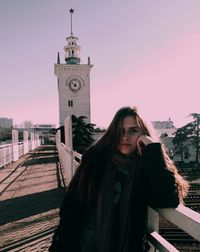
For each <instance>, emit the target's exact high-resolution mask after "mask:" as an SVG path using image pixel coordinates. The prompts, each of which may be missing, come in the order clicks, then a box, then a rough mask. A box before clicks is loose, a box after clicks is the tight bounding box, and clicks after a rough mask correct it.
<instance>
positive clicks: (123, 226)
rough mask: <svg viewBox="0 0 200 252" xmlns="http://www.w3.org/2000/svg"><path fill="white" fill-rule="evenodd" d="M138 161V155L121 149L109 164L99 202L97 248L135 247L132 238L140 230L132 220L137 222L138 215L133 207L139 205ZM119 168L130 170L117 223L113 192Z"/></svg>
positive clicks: (113, 251) (108, 251) (101, 251)
mask: <svg viewBox="0 0 200 252" xmlns="http://www.w3.org/2000/svg"><path fill="white" fill-rule="evenodd" d="M139 163H140V162H139V160H138V157H137V156H136V155H133V156H130V157H127V156H125V155H122V154H120V153H116V154H114V155H113V157H112V161H111V162H110V163H109V164H108V166H107V169H106V172H105V176H104V178H103V181H102V186H101V190H100V194H99V201H98V206H97V248H98V250H97V251H98V252H117V251H118V252H129V251H130V249H132V247H130V241H131V240H134V236H135V235H136V233H137V230H134V228H133V225H132V223H134V218H137V216H134V214H133V209H134V208H135V207H137V206H136V204H137V202H136V201H135V198H136V197H135V196H136V195H135V194H136V193H137V190H136V189H137V186H138V176H139V173H140V164H139ZM116 168H122V169H128V170H129V174H128V177H127V180H126V182H125V184H124V188H123V191H122V192H121V196H120V201H119V204H118V210H117V211H118V215H117V216H118V218H117V224H116V223H115V221H116V219H115V218H114V216H113V215H114V213H115V209H114V208H115V206H114V204H113V195H114V189H115V181H116V172H117V169H116ZM115 229H117V230H115ZM113 233H115V235H113ZM116 238H117V239H116ZM132 242H134V241H132ZM136 249H137V248H136ZM133 251H136V252H140V251H142V250H139V249H137V250H133Z"/></svg>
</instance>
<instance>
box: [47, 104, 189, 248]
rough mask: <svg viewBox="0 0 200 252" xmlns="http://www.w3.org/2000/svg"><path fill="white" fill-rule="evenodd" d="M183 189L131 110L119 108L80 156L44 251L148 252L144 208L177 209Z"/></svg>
mask: <svg viewBox="0 0 200 252" xmlns="http://www.w3.org/2000/svg"><path fill="white" fill-rule="evenodd" d="M187 189H188V184H187V182H186V181H184V180H183V178H182V177H181V176H180V175H179V174H178V172H177V169H176V167H175V166H174V164H173V162H172V161H171V160H170V158H169V157H168V155H167V154H166V151H165V150H164V148H163V147H162V145H161V144H160V143H159V142H154V141H153V139H152V137H151V135H150V132H149V130H148V128H147V127H146V126H145V124H144V122H143V120H142V119H141V118H140V116H139V115H138V113H137V111H136V109H134V108H133V109H132V108H130V107H124V108H121V109H120V110H119V111H118V112H117V113H116V115H115V117H114V119H113V120H112V122H111V124H110V126H109V127H108V129H107V131H106V133H105V134H104V136H103V137H102V138H101V139H100V140H99V141H98V142H97V143H96V144H95V145H94V146H92V147H91V148H89V149H88V150H87V151H86V152H85V153H84V154H83V157H82V161H81V164H80V166H79V167H78V169H77V171H76V173H75V175H74V177H73V178H72V180H71V182H70V184H69V187H68V190H67V193H66V197H65V200H64V203H63V205H62V207H61V209H60V223H59V225H58V228H57V229H56V232H55V234H54V237H53V242H52V245H51V247H50V249H49V251H51V252H52V251H56V252H64V251H65V252H129V251H132V252H134V251H135V252H142V251H147V248H145V243H144V237H145V232H146V219H147V207H148V206H151V207H157V208H166V207H177V206H178V204H179V203H180V202H182V201H183V198H184V197H185V196H186V194H187Z"/></svg>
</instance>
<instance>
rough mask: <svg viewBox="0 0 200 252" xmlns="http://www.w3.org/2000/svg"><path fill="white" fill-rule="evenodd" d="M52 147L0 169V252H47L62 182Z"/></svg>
mask: <svg viewBox="0 0 200 252" xmlns="http://www.w3.org/2000/svg"><path fill="white" fill-rule="evenodd" d="M57 160H58V159H57V152H56V148H55V146H53V145H48V146H47V145H46V146H41V147H40V148H37V149H36V150H35V151H33V152H31V153H29V154H27V155H25V156H24V157H22V158H20V159H19V160H18V161H17V162H14V163H12V164H10V165H8V166H6V167H4V168H1V169H0V201H1V202H0V204H1V205H0V233H1V239H0V251H30V252H32V251H41V252H43V251H47V250H48V247H49V245H50V242H51V237H52V234H53V231H54V229H55V227H56V226H57V223H58V210H59V207H60V204H61V202H62V200H63V196H64V191H65V182H64V177H63V172H62V170H61V168H60V166H59V164H58V162H57Z"/></svg>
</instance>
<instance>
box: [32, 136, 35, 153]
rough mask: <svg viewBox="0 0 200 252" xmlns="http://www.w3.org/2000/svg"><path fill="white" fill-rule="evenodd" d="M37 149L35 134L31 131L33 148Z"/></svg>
mask: <svg viewBox="0 0 200 252" xmlns="http://www.w3.org/2000/svg"><path fill="white" fill-rule="evenodd" d="M34 149H35V134H34V133H33V132H31V150H34Z"/></svg>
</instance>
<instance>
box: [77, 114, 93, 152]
mask: <svg viewBox="0 0 200 252" xmlns="http://www.w3.org/2000/svg"><path fill="white" fill-rule="evenodd" d="M85 119H86V117H85V116H79V117H76V116H75V115H72V140H73V150H75V151H77V152H79V153H81V154H82V153H83V152H84V151H85V150H86V149H87V148H88V147H89V146H90V145H91V144H92V143H93V142H94V139H93V133H94V130H95V129H94V126H95V124H92V123H86V122H85Z"/></svg>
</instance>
